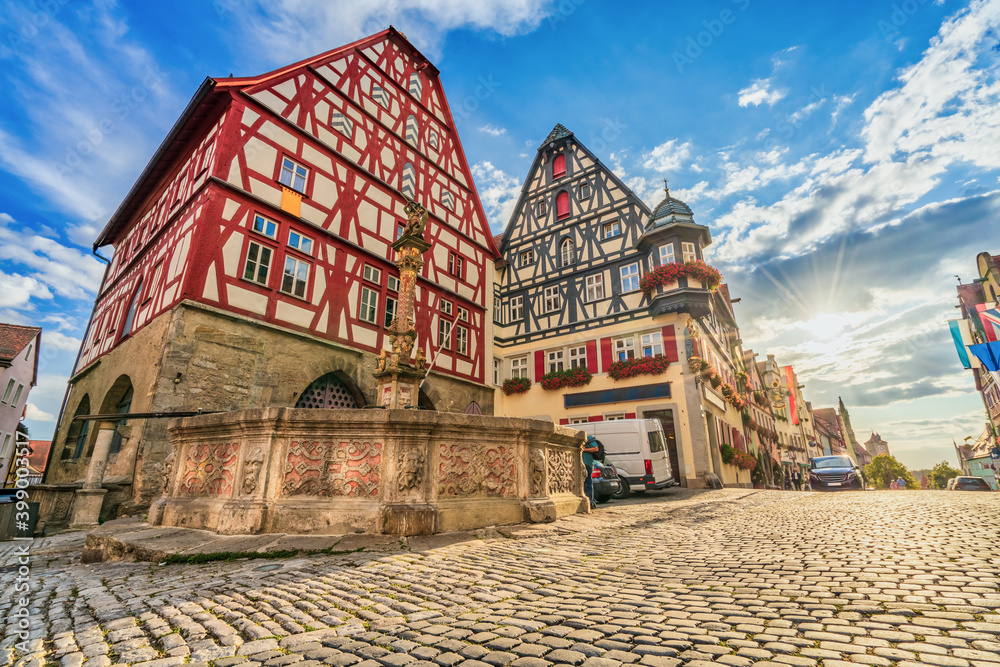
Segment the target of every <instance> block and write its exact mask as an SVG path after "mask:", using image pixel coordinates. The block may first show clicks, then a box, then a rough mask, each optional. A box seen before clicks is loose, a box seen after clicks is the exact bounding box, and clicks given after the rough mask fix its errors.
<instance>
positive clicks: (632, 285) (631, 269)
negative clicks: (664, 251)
mask: <svg viewBox="0 0 1000 667" xmlns="http://www.w3.org/2000/svg"><path fill="white" fill-rule="evenodd" d="M620 271H621V276H622V294H624V293H626V292H634V291H636V290H637V289H639V263H638V262H634V263H632V264H629V265H627V266H623V267H621V269H620Z"/></svg>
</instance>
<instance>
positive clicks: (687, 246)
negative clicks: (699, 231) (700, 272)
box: [681, 243, 698, 262]
mask: <svg viewBox="0 0 1000 667" xmlns="http://www.w3.org/2000/svg"><path fill="white" fill-rule="evenodd" d="M681 251H683V253H684V261H685V262H693V261H695V260H697V259H698V255H697V254H695V252H694V244H693V243H681Z"/></svg>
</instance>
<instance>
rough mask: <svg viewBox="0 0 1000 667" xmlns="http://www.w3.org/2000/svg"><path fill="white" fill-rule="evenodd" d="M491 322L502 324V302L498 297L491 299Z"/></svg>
mask: <svg viewBox="0 0 1000 667" xmlns="http://www.w3.org/2000/svg"><path fill="white" fill-rule="evenodd" d="M493 321H494V322H496V323H497V324H503V301H501V300H500V297H493Z"/></svg>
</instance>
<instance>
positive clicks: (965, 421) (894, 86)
mask: <svg viewBox="0 0 1000 667" xmlns="http://www.w3.org/2000/svg"><path fill="white" fill-rule="evenodd" d="M622 9H626V10H627V11H620V10H622ZM389 24H392V25H394V26H395V27H396V28H397V29H399V30H401V31H403V32H404V33H406V35H407V36H408V38H409V39H410V40H411V41H413V42H414V43H415V44H416V45H417V46H418V47H419V48H420V49H421V50H423V51H424V53H425V54H426V55H428V56H429V57H430V58H431V59H432V60H433V62H434V63H435V64H436V65H437V66H438V68H439V69H440V70H441V76H442V80H443V83H444V86H445V92H446V94H447V95H448V98H449V101H450V103H451V106H452V111H453V114H454V115H455V118H456V122H457V124H458V128H459V132H460V135H461V138H462V141H463V144H464V147H465V151H466V154H467V157H468V159H469V162H470V164H472V165H473V171H474V174H475V176H476V180H477V186H478V188H479V192H480V196H481V198H482V199H483V203H484V206H485V207H486V209H487V213H488V215H489V216H490V222H491V224H492V226H493V228H494V230H495V231H497V232H499V231H500V230H502V228H503V226H504V225H505V224H506V221H507V216H508V215H509V212H510V209H511V208H512V206H513V203H514V201H515V199H516V195H517V192H518V191H519V189H520V181H521V179H522V178H524V176H525V174H526V172H527V169H528V167H529V165H530V162H531V159H532V157H533V155H534V152H535V149H536V148H537V146H538V144H539V142H540V141H541V140H542V139H543V138H544V137H545V136H546V134H547V133H548V132H549V130H550V129H551V128H552V126H553V125H554V124H555V123H557V122H560V123H562V124H564V125H565V126H567V127H568V128H569V129H570V130H572V131H573V132H574V133H575V134H576V136H577V137H578V138H579V139H580V140H581V141H582V142H583V143H584V144H586V145H587V146H588V147H589V148H590V149H591V150H592V151H594V152H595V153H596V154H597V155H598V156H599V157H600V158H601V159H602V161H603V162H604V163H605V164H607V165H609V166H610V167H612V168H613V169H614V170H615V171H616V172H617V173H618V174H619V175H621V176H622V177H623V178H624V179H625V181H626V182H627V183H628V184H629V185H630V186H631V187H632V188H633V189H634V190H635V191H636V192H637V193H638V194H639V195H640V196H641V197H643V198H644V199H645V200H646V201H647V203H649V204H655V203H656V202H657V201H658V199H659V198H660V195H661V192H662V178H663V177H664V176H666V177H668V178H669V179H670V183H671V192H672V194H674V195H675V196H678V197H680V198H682V199H684V200H685V201H687V202H688V203H689V204H690V205H691V207H692V209H693V210H694V212H695V218H696V220H697V221H699V222H701V223H703V224H707V225H709V226H710V227H711V229H712V235H713V239H714V243H713V245H712V246H711V247H710V248H709V249H708V253H707V259H708V260H709V262H710V263H712V264H714V265H716V266H717V267H719V268H720V269H721V270H722V272H723V274H724V276H725V277H726V279H727V281H728V282H729V284H730V289H731V292H732V293H733V296H734V297H741V298H742V301H741V302H740V303H739V304H737V305H736V309H737V315H738V316H739V318H740V322H741V327H742V333H743V341H744V345H745V346H748V347H752V348H753V349H754V350H755V351H757V352H760V353H761V354H767V353H773V354H776V355H777V357H778V359H779V361H780V362H781V363H791V364H794V366H795V367H796V369H797V372H798V375H799V377H800V379H801V380H802V381H803V382H805V384H806V389H805V393H806V396H807V399H809V400H811V401H812V403H813V405H814V407H827V406H835V405H836V401H837V397H838V396H842V397H843V398H844V401H845V403H846V404H847V406H848V407H849V408H850V410H851V415H852V420H853V423H854V425H855V428H856V431H857V434H858V436H859V437H860V438H861V439H867V437H868V435H869V430H870V429H875V430H877V431H879V432H880V433H881V434H882V436H883V437H884V438H885V439H886V440H888V441H889V443H890V447H891V449H892V450H893V451H894V453H896V454H897V456H898V457H899V458H900V459H901V460H902V461H903V462H904V463H906V464H908V465H910V466H912V467H922V466H928V465H932V464H933V463H936V462H938V461H941V460H942V459H946V458H947V459H948V460H952V461H953V459H954V456H953V454H952V451H951V440H952V438H958V439H961V438H963V437H965V436H966V435H978V433H979V431H980V430H981V429H982V425H983V423H984V420H985V415H984V411H983V406H982V402H981V400H980V399H979V396H978V394H976V393H975V390H974V387H973V384H972V378H971V376H970V375H969V374H968V372H966V371H962V370H961V368H960V367H959V365H958V362H957V358H956V355H955V352H954V348H953V347H952V346H951V342H950V338H949V335H948V331H947V324H946V320H947V319H948V318H949V317H954V316H955V313H956V312H957V311H955V309H954V307H953V306H954V304H955V303H956V301H955V290H954V285H955V277H954V276H955V274H959V275H961V277H962V278H963V280H965V281H969V280H971V279H972V278H973V277H974V275H973V274H974V271H975V254H976V253H978V252H981V251H984V250H985V251H991V252H994V253H1000V248H998V247H997V242H996V239H997V238H998V234H997V231H998V227H1000V216H998V213H1000V189H998V174H1000V172H998V169H1000V80H998V76H997V73H998V65H1000V46H998V34H1000V31H998V28H1000V0H994V1H992V2H987V1H977V2H972V3H959V2H950V1H948V2H934V1H932V0H926V1H923V2H922V1H921V0H908V1H905V2H899V1H898V0H897V1H894V2H881V1H879V0H875V1H869V2H844V3H791V2H788V3H779V2H771V3H765V2H762V1H760V0H719V1H717V2H698V3H690V2H685V3H681V2H646V3H642V2H636V3H627V4H625V3H608V2H597V1H595V0H562V1H561V2H552V1H548V0H510V1H507V2H503V1H501V0H480V1H478V2H475V3H469V2H465V1H463V0H392V1H389V0H370V1H367V2H354V3H347V2H338V1H326V0H273V1H271V2H268V3H260V2H253V1H245V2H244V1H242V0H214V2H210V3H209V2H191V1H187V2H184V1H179V2H173V3H169V4H167V3H146V2H142V3H140V2H131V3H124V2H122V3H116V2H113V1H109V0H97V1H86V0H50V1H49V2H24V1H22V2H3V1H2V0H0V77H2V79H3V83H4V89H5V92H6V94H5V95H4V97H3V101H2V102H0V321H8V322H23V323H32V324H39V325H41V326H43V327H44V328H45V334H44V340H43V359H42V362H41V368H40V384H39V386H38V387H36V388H35V390H34V391H33V392H32V394H31V397H30V403H31V405H32V407H31V408H30V415H29V417H30V418H29V420H28V425H29V427H30V428H31V431H32V433H33V435H34V437H39V438H45V437H49V436H50V435H51V433H52V430H53V428H54V419H55V414H56V413H57V412H58V410H59V405H60V403H61V401H62V396H63V392H64V391H65V382H66V378H67V376H68V374H69V372H70V369H71V368H72V365H73V360H74V358H75V356H76V351H77V348H78V346H79V341H80V338H81V337H82V335H83V332H84V328H85V326H86V322H87V319H88V316H89V313H90V308H91V306H92V303H93V298H94V294H95V291H96V289H97V286H98V285H99V282H100V278H101V273H102V270H103V265H102V264H101V263H100V262H99V261H98V260H97V259H96V258H93V257H92V256H91V254H90V245H91V243H92V242H93V239H94V238H95V236H96V234H97V232H98V230H99V229H100V228H101V227H102V226H103V224H104V222H105V221H106V220H107V218H108V217H109V215H110V214H111V213H112V212H113V211H114V209H115V208H116V206H117V205H118V203H119V202H120V201H121V199H122V197H123V196H124V194H125V193H126V192H127V191H128V189H129V188H130V187H131V185H132V183H133V182H134V180H135V178H136V177H137V175H138V174H139V172H140V171H141V170H142V168H143V166H144V165H145V164H146V161H147V160H148V159H149V157H150V156H151V155H152V153H153V151H154V150H155V148H156V146H157V145H158V144H159V142H160V141H161V140H162V138H163V136H164V135H165V134H166V132H167V131H168V129H169V127H170V126H171V125H172V123H173V122H174V120H175V119H176V118H177V117H178V115H179V114H180V112H181V110H182V109H183V107H184V105H185V104H186V102H187V101H188V99H189V98H190V97H191V95H192V94H193V93H194V91H195V89H196V88H197V86H198V84H199V83H200V82H201V81H202V80H203V79H204V77H206V76H226V75H228V74H230V73H233V74H235V75H237V76H244V75H253V74H258V73H262V72H265V71H268V70H270V69H273V68H275V67H279V66H282V65H285V64H287V63H289V62H292V61H294V60H297V59H300V58H303V57H306V56H309V55H313V54H315V53H319V52H321V51H324V50H327V49H330V48H333V47H336V46H339V45H341V44H344V43H346V42H348V41H351V40H354V39H357V38H359V37H362V36H364V35H367V34H371V33H373V32H376V31H378V30H381V29H383V28H385V27H386V26H387V25H389ZM107 250H110V249H107ZM105 254H107V253H105ZM206 407H207V406H206Z"/></svg>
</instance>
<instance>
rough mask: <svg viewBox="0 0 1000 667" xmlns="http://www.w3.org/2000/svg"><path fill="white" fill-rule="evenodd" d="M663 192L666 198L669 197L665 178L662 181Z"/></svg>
mask: <svg viewBox="0 0 1000 667" xmlns="http://www.w3.org/2000/svg"><path fill="white" fill-rule="evenodd" d="M663 191H664V192H665V193H666V194H667V196H668V197H669V196H670V188H668V187H667V179H665V178H664V179H663Z"/></svg>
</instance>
